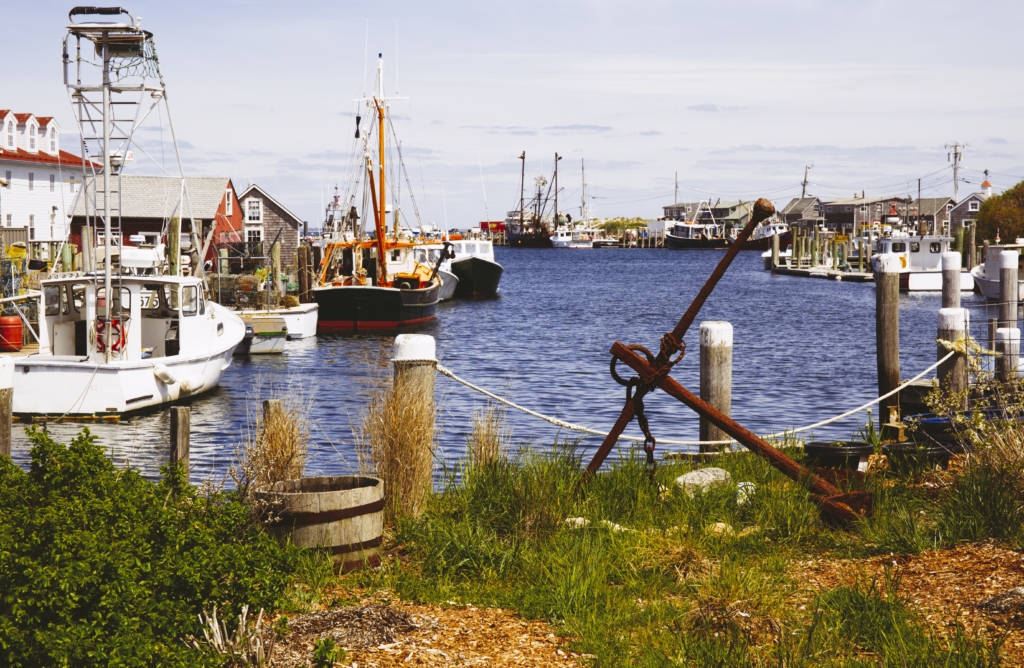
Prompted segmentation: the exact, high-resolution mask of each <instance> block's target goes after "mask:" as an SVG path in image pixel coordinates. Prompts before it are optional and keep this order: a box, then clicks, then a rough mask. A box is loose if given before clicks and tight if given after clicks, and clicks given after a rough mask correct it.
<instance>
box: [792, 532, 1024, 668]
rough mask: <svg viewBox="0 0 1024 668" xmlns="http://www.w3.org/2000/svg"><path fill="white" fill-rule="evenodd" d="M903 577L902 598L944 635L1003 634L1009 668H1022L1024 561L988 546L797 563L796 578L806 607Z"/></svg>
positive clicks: (1005, 659)
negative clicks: (824, 594)
mask: <svg viewBox="0 0 1024 668" xmlns="http://www.w3.org/2000/svg"><path fill="white" fill-rule="evenodd" d="M886 566H888V567H890V568H893V569H894V572H895V569H898V570H899V572H900V573H901V582H900V585H899V593H900V595H901V596H903V597H904V598H905V599H907V601H908V603H909V604H910V605H911V606H913V607H915V608H916V609H917V610H918V611H919V612H920V613H921V615H922V616H923V617H924V619H925V621H926V622H927V623H928V624H929V625H930V626H931V627H932V628H933V630H935V631H936V632H937V633H939V634H941V635H948V634H949V632H950V631H951V629H952V627H953V626H954V625H955V623H956V622H960V623H961V624H963V626H964V628H965V629H966V630H967V631H968V633H974V632H977V633H979V634H982V635H987V636H989V637H999V636H1002V635H1003V634H1005V635H1006V639H1005V641H1004V642H1003V647H1002V649H1003V652H1002V655H1003V659H1004V661H1006V664H1005V665H1014V666H1019V665H1024V596H1022V595H1021V592H1014V591H1013V590H1014V589H1016V588H1018V587H1024V555H1022V554H1020V553H1018V552H1013V551H1010V550H1007V549H1004V548H1001V547H998V546H996V545H994V544H993V543H991V542H988V543H975V544H971V545H961V546H958V547H955V548H950V549H944V550H936V551H933V552H922V553H921V554H918V555H909V556H883V557H875V558H871V559H855V560H831V559H827V558H823V559H811V560H806V561H795V562H793V570H792V571H791V575H792V577H793V578H794V579H795V580H796V581H798V582H801V583H802V584H803V586H804V587H805V593H806V596H805V597H804V601H805V602H806V603H807V604H812V602H813V600H814V595H815V594H816V593H818V592H821V591H824V590H826V589H835V588H838V587H843V586H847V585H850V584H852V583H853V582H854V581H857V580H860V581H862V582H863V581H868V582H870V581H871V579H873V578H877V581H878V582H879V584H880V585H881V584H884V582H885V576H884V573H883V571H884V569H885V567H886Z"/></svg>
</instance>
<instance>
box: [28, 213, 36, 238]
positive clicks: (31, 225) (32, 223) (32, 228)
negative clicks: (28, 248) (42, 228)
mask: <svg viewBox="0 0 1024 668" xmlns="http://www.w3.org/2000/svg"><path fill="white" fill-rule="evenodd" d="M28 238H29V239H35V238H36V217H35V215H34V214H29V216H28Z"/></svg>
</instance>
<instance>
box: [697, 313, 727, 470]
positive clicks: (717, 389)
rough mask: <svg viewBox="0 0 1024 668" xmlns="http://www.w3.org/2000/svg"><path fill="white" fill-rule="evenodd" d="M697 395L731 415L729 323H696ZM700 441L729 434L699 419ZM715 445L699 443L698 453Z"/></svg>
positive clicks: (717, 447) (725, 436)
mask: <svg viewBox="0 0 1024 668" xmlns="http://www.w3.org/2000/svg"><path fill="white" fill-rule="evenodd" d="M700 398H701V399H702V400H704V401H706V402H707V403H709V404H710V405H711V406H712V407H714V408H715V409H717V410H718V411H720V412H721V413H722V414H723V415H726V416H730V415H731V414H732V325H731V324H729V323H727V322H715V321H711V322H702V323H701V324H700ZM700 440H702V441H727V440H729V435H728V434H726V433H725V432H724V431H722V430H721V429H719V428H718V427H716V426H715V425H713V424H711V423H710V422H708V421H707V420H706V419H705V418H704V417H701V418H700ZM720 449H721V446H719V445H705V444H703V443H702V444H701V445H700V451H701V452H715V451H717V450H720Z"/></svg>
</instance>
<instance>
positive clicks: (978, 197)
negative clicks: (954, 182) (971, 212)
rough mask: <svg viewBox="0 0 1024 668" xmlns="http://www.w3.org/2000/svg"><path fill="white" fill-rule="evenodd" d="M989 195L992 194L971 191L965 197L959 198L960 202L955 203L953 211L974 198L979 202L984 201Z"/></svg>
mask: <svg viewBox="0 0 1024 668" xmlns="http://www.w3.org/2000/svg"><path fill="white" fill-rule="evenodd" d="M991 196H992V195H990V194H989V193H971V194H970V195H968V196H967V197H965V198H963V199H962V200H960V202H958V203H957V205H956V206H954V207H953V211H956V210H957V209H959V208H960V207H962V206H963V205H964V204H966V203H967V202H970V201H971V200H972V199H976V200H979V201H981V202H984V201H985V200H987V199H988V198H989V197H991Z"/></svg>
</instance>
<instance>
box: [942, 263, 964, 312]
mask: <svg viewBox="0 0 1024 668" xmlns="http://www.w3.org/2000/svg"><path fill="white" fill-rule="evenodd" d="M961 268H962V260H961V259H960V253H957V252H956V251H947V252H945V253H943V254H942V308H944V309H945V308H960V270H961Z"/></svg>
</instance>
